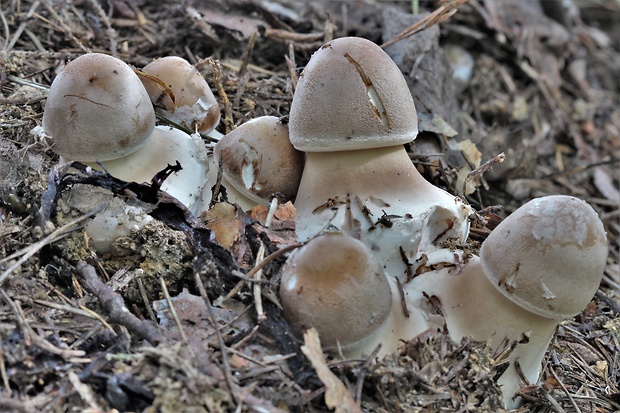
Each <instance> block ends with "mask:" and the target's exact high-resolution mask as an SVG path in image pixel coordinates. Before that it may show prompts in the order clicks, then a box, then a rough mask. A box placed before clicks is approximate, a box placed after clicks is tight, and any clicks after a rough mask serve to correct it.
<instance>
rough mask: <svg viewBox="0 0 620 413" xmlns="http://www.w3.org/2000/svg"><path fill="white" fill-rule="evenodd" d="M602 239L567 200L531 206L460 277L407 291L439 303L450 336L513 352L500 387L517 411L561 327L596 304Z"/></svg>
mask: <svg viewBox="0 0 620 413" xmlns="http://www.w3.org/2000/svg"><path fill="white" fill-rule="evenodd" d="M607 253H608V247H607V238H606V235H605V230H604V228H603V224H602V223H601V221H600V219H599V218H598V215H597V214H596V212H595V211H594V210H593V209H592V207H590V206H589V205H588V204H587V203H586V202H584V201H582V200H579V199H577V198H574V197H570V196H559V195H558V196H546V197H542V198H537V199H534V200H532V201H530V202H528V203H526V204H525V205H523V206H522V207H521V208H519V209H517V210H516V211H515V212H514V213H513V214H511V215H510V216H509V217H508V218H506V219H505V220H504V221H503V222H502V223H500V224H499V225H498V226H497V227H496V228H495V229H494V230H493V232H492V233H491V234H490V236H489V237H488V238H487V239H486V240H485V241H484V243H483V244H482V249H481V251H480V258H478V257H476V256H473V257H472V258H470V259H469V261H468V262H467V263H466V264H465V265H464V266H463V267H462V268H461V269H460V271H459V270H455V269H454V268H453V269H448V268H444V269H442V270H439V271H436V272H428V273H424V274H422V275H421V276H419V277H416V278H414V279H413V280H412V282H411V283H410V284H409V285H408V286H407V289H408V290H415V291H425V292H426V293H427V294H428V295H430V296H435V297H436V298H438V299H439V301H440V303H441V309H442V312H443V315H444V317H445V321H446V325H447V329H448V331H449V333H450V336H451V337H452V338H453V339H454V340H455V341H460V340H461V339H462V338H463V337H472V338H473V339H475V340H479V341H486V342H488V343H489V344H490V345H491V346H493V347H497V346H499V345H500V344H501V342H502V340H504V339H505V338H508V339H509V340H511V341H516V342H518V344H517V345H516V347H515V349H514V350H513V351H512V353H511V354H510V355H509V356H508V361H510V365H509V367H508V369H507V370H506V371H505V372H504V373H503V375H502V376H501V377H500V378H499V379H498V383H499V384H500V385H501V386H502V393H503V395H504V404H505V405H506V407H507V408H516V407H518V406H519V404H520V397H515V394H516V393H517V392H518V390H519V389H520V386H521V385H522V384H523V382H522V380H521V379H520V376H519V373H518V370H517V366H516V363H517V362H518V365H519V367H520V369H521V370H522V372H523V374H524V376H525V377H526V378H527V380H528V381H529V382H530V383H536V382H537V381H538V379H539V376H540V369H541V362H542V360H543V357H544V355H545V352H546V350H547V347H548V346H549V342H550V340H551V338H552V336H553V334H554V331H555V329H556V327H557V326H558V324H559V323H560V322H561V321H562V320H565V319H568V318H571V317H574V316H575V315H576V314H578V313H579V312H581V311H582V310H583V309H584V308H585V307H586V306H587V304H588V303H589V302H590V300H591V299H592V297H593V296H594V294H595V292H596V290H597V288H598V285H599V283H600V280H601V278H602V275H603V271H604V268H605V264H606V260H607Z"/></svg>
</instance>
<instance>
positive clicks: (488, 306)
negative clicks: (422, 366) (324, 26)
mask: <svg viewBox="0 0 620 413" xmlns="http://www.w3.org/2000/svg"><path fill="white" fill-rule="evenodd" d="M144 71H145V72H146V73H147V74H148V75H146V76H145V77H144V78H143V79H140V78H139V77H138V76H137V75H136V74H135V73H134V71H133V70H132V69H131V68H130V67H129V66H128V65H126V64H125V63H124V62H122V61H120V60H118V59H116V58H113V57H110V56H107V55H103V54H97V53H92V54H87V55H84V56H82V57H79V58H77V59H75V60H74V61H72V62H70V63H69V64H67V66H66V68H65V69H64V70H63V71H62V72H61V73H60V74H59V76H58V77H57V78H56V79H55V80H54V82H53V84H52V86H51V88H50V92H49V96H48V102H47V105H46V108H45V112H44V117H43V126H42V129H43V132H42V134H43V135H44V136H45V137H46V138H47V139H48V140H49V142H50V143H51V144H52V148H53V150H54V151H56V152H57V153H58V154H59V155H61V157H62V158H63V159H65V160H79V161H84V162H90V163H91V165H92V166H93V167H99V166H98V165H97V164H95V163H93V162H101V163H102V165H103V166H104V167H105V168H106V170H108V171H109V172H110V173H111V174H112V175H115V176H117V177H119V178H121V179H124V180H127V181H138V182H148V181H150V180H151V178H152V177H153V176H155V174H156V173H157V172H159V171H160V170H162V169H164V168H165V167H166V166H167V164H175V163H176V162H177V161H179V162H180V163H181V165H182V168H183V169H182V171H180V172H177V173H175V175H173V176H171V177H170V178H169V179H167V180H166V181H165V183H164V185H163V186H162V189H163V190H166V191H168V192H169V193H170V194H171V195H173V196H175V197H177V198H178V199H179V200H180V201H181V202H183V203H185V204H186V205H187V206H188V208H189V209H190V210H191V211H193V212H195V213H200V212H202V211H204V210H206V209H207V208H208V206H209V204H210V203H211V186H213V185H214V184H215V182H216V181H217V175H218V171H221V172H222V180H221V184H222V186H223V187H224V188H226V193H227V195H228V199H229V201H231V202H234V203H237V204H239V205H240V206H241V207H242V208H243V209H246V210H247V209H250V208H252V207H253V206H255V205H256V204H265V205H267V204H268V203H269V201H270V198H271V197H273V196H274V195H275V196H278V197H279V198H280V199H283V200H287V201H288V200H290V201H294V202H295V208H296V211H297V215H296V233H297V236H298V239H299V240H300V241H302V242H303V243H304V245H303V246H302V247H301V248H299V249H298V250H296V251H294V252H293V253H292V254H291V255H290V257H289V258H288V260H287V263H286V265H285V266H284V267H283V270H282V279H281V285H280V298H281V302H282V307H283V309H284V315H285V317H286V318H287V319H288V321H289V322H290V324H291V326H292V327H293V329H294V330H295V331H296V332H298V333H299V334H301V333H303V331H304V330H305V329H307V328H310V327H315V328H316V329H317V331H318V332H319V335H320V336H321V339H322V342H323V344H324V347H325V349H326V350H327V351H330V352H333V353H336V354H340V355H342V356H346V357H358V356H360V355H362V354H370V353H372V352H374V351H375V350H376V349H377V347H379V346H380V350H378V351H377V352H376V353H375V354H378V355H379V356H383V355H386V354H389V353H392V352H394V351H396V350H397V349H398V347H399V346H400V345H401V344H402V343H403V342H404V341H407V340H411V339H413V338H415V337H416V336H417V335H419V334H420V333H422V332H425V331H428V330H429V329H430V330H431V331H433V330H434V331H441V330H443V329H444V328H445V329H447V331H448V333H449V335H450V337H451V338H452V339H454V340H455V341H458V340H461V339H463V338H464V337H472V338H473V339H475V340H480V341H484V342H487V343H489V345H491V346H492V347H496V348H497V347H498V346H500V344H501V343H503V342H504V340H506V339H507V340H510V341H513V342H515V343H516V345H515V346H514V349H513V351H512V353H511V354H510V355H509V356H508V359H507V360H508V362H509V367H508V368H507V369H506V371H505V372H504V373H503V374H502V375H501V377H500V378H499V379H498V383H499V384H500V385H501V386H502V391H503V394H504V403H505V405H506V407H510V408H512V407H516V406H518V404H519V403H520V400H519V398H518V397H517V396H516V394H517V393H518V390H519V388H520V386H521V384H522V376H523V377H524V378H525V379H526V380H528V381H529V382H536V381H537V380H538V379H539V375H540V367H541V362H542V360H543V358H544V354H545V352H546V350H547V347H548V345H549V342H550V340H551V338H552V336H553V334H554V331H555V329H556V328H557V326H558V324H559V323H560V322H561V321H562V320H565V319H567V318H570V317H573V316H574V315H576V314H578V313H579V312H580V311H582V310H583V308H584V307H585V306H586V305H587V304H588V303H589V301H590V300H591V299H592V297H593V295H594V294H595V292H596V289H597V288H598V284H599V282H600V280H601V277H602V273H603V268H604V265H605V262H606V258H607V241H606V235H605V230H604V228H603V226H602V223H601V221H600V219H599V218H598V216H597V215H596V212H595V211H594V210H593V209H592V208H591V207H590V206H589V205H588V204H586V203H585V202H583V201H581V200H578V199H576V198H573V197H568V196H548V197H542V198H538V199H535V200H533V201H530V202H529V203H527V204H525V205H524V206H522V207H521V208H519V209H518V210H517V211H515V212H514V213H513V214H512V215H510V216H509V217H508V218H507V219H505V220H504V221H503V222H502V223H501V224H500V225H499V226H498V227H497V228H495V229H494V231H493V232H492V233H491V235H490V236H489V237H488V238H487V239H486V240H485V241H484V243H483V244H482V247H481V249H480V254H479V256H477V255H473V254H471V253H470V252H466V251H465V250H463V249H459V248H463V247H459V245H463V244H464V243H465V242H466V240H467V237H468V233H469V216H470V215H471V214H473V212H474V210H473V208H471V207H470V206H469V205H468V204H467V203H466V202H465V201H464V200H463V199H461V198H460V197H458V196H454V195H451V194H449V193H448V192H446V191H444V190H442V189H440V188H437V187H435V186H434V185H432V184H430V183H429V182H428V181H426V180H425V179H424V178H423V177H422V176H421V174H420V173H419V171H418V170H417V169H416V167H415V166H414V165H413V163H412V162H411V160H410V158H409V155H408V153H407V151H406V149H405V147H404V146H403V145H404V144H406V143H409V142H411V141H413V140H414V139H415V138H416V135H417V132H418V128H417V124H418V119H417V115H416V109H415V105H414V102H413V98H412V96H411V93H410V92H409V88H408V86H407V83H406V81H405V79H404V77H403V75H402V73H401V72H400V70H399V69H398V67H397V66H396V64H395V63H394V62H393V61H392V60H391V59H390V57H389V56H388V55H387V54H386V53H385V52H384V51H383V50H382V49H381V48H380V47H379V46H377V45H376V44H374V43H372V42H371V41H368V40H365V39H362V38H355V37H345V38H340V39H336V40H333V41H331V42H329V43H327V44H325V45H324V46H322V47H321V48H320V49H319V50H318V51H316V52H315V53H314V54H313V56H312V58H311V59H310V61H309V63H308V65H307V66H306V67H305V69H304V71H303V73H302V75H301V76H300V79H299V82H298V85H297V89H296V91H295V94H294V97H293V102H292V106H291V111H290V120H289V123H288V125H287V124H285V123H282V122H281V120H280V119H279V118H276V117H273V116H263V117H260V118H257V119H253V120H251V121H249V122H246V123H245V124H242V125H240V126H239V127H238V128H236V129H235V130H233V131H232V132H230V133H228V134H227V135H225V136H219V135H218V134H217V133H216V132H215V131H214V128H215V126H216V125H217V123H218V122H219V116H220V114H219V107H218V106H217V102H216V101H215V98H214V96H213V94H212V93H211V91H210V89H209V87H208V85H207V83H206V82H205V80H204V78H203V77H202V76H200V74H199V73H198V71H197V70H196V69H195V68H194V67H193V66H192V65H191V64H189V63H188V62H187V61H185V60H183V59H181V58H177V57H168V58H161V59H158V60H155V61H154V62H153V63H151V64H149V65H147V66H146V67H145V68H144ZM154 106H155V108H156V109H157V110H158V111H159V113H160V114H163V115H164V116H166V117H167V118H168V119H170V120H172V121H174V122H176V123H178V124H180V125H183V126H184V127H186V128H188V129H191V130H195V131H196V132H197V133H195V134H194V135H192V136H190V135H188V134H186V133H184V132H182V131H180V130H178V129H173V128H170V127H167V126H156V125H155V110H154ZM198 132H200V133H202V134H211V135H212V136H213V137H215V140H217V144H216V145H215V147H214V151H213V153H212V154H207V147H206V144H205V143H204V141H203V140H202V139H201V137H200V135H198ZM209 164H210V166H209ZM128 208H129V207H127V206H126V205H122V206H118V205H116V204H114V203H113V202H109V204H108V208H107V209H106V210H105V211H104V212H103V213H102V214H101V215H100V216H98V217H97V218H95V219H94V220H93V221H92V222H91V223H90V224H89V228H88V231H90V236H91V238H92V239H93V242H94V243H95V244H96V245H99V247H98V248H99V249H101V250H102V251H105V250H107V249H109V248H110V243H111V242H112V241H113V239H114V237H116V236H120V235H118V233H117V231H116V229H117V227H122V228H121V232H123V231H124V233H127V231H131V230H132V229H133V228H135V227H139V226H141V225H145V224H146V223H148V220H149V219H150V218H149V217H148V216H147V212H146V211H145V210H142V209H139V208H137V207H135V208H134V206H131V208H129V209H128ZM122 214H130V215H131V216H130V218H129V219H124V220H123V219H120V218H119V216H120V215H122ZM431 299H432V302H433V305H432V306H431V305H430V304H429V302H430V300H431ZM437 308H439V309H440V310H441V311H440V312H441V314H440V315H439V316H438V314H437V313H436V310H437Z"/></svg>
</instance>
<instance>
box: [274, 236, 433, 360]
mask: <svg viewBox="0 0 620 413" xmlns="http://www.w3.org/2000/svg"><path fill="white" fill-rule="evenodd" d="M280 298H281V302H282V307H283V309H284V315H285V317H286V319H287V320H288V321H289V322H290V323H291V325H292V327H293V329H294V330H295V331H296V332H297V333H298V334H299V335H301V334H302V333H303V331H304V330H306V329H308V328H310V327H315V328H316V329H317V331H318V333H319V336H320V337H321V343H323V348H324V349H325V350H327V351H331V352H334V353H337V354H342V355H345V356H347V357H357V356H359V355H361V354H370V353H371V352H372V351H373V350H374V349H375V348H376V347H377V346H378V345H379V344H381V349H380V351H379V353H378V355H379V356H382V355H385V354H388V353H391V352H393V351H395V350H396V349H397V348H398V347H399V346H400V345H401V344H402V341H403V340H410V339H411V338H413V337H414V336H415V335H417V334H419V333H420V332H421V331H422V330H424V329H425V328H426V323H425V321H424V318H423V315H422V314H421V313H420V312H417V311H416V312H414V313H412V314H410V315H409V316H406V315H405V313H404V311H403V302H404V303H407V302H408V301H407V300H406V298H404V297H402V296H401V293H400V292H399V290H398V288H397V284H396V281H395V279H393V278H391V277H386V275H385V273H384V272H383V269H382V268H381V265H380V264H379V263H378V262H377V260H376V259H375V258H374V256H373V254H372V251H370V250H369V249H368V247H367V246H366V245H364V244H363V243H362V242H360V241H358V240H356V239H354V238H352V237H351V236H349V235H346V234H344V233H342V232H339V231H334V230H330V229H328V230H326V231H325V232H323V233H321V234H319V235H317V236H316V237H314V238H312V239H311V240H309V241H308V242H307V243H306V244H305V245H304V246H302V247H301V248H299V249H298V250H296V251H295V252H293V253H292V254H291V256H290V257H289V258H288V260H287V262H286V264H285V266H284V268H283V270H282V283H281V286H280ZM411 308H412V309H413V310H414V311H415V309H414V308H413V307H411Z"/></svg>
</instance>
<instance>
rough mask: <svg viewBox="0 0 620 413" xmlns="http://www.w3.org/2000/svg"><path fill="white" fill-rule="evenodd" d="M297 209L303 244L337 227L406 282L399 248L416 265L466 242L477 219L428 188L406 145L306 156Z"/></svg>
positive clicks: (443, 193) (456, 200)
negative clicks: (451, 243) (444, 246)
mask: <svg viewBox="0 0 620 413" xmlns="http://www.w3.org/2000/svg"><path fill="white" fill-rule="evenodd" d="M295 208H296V209H297V218H296V222H297V229H296V232H297V234H298V237H299V240H300V241H305V240H307V239H309V238H311V237H313V236H315V235H317V234H318V233H320V232H321V231H323V230H324V229H325V228H327V227H328V226H330V225H333V226H335V227H337V228H338V229H340V230H341V231H344V232H346V233H348V234H349V235H351V236H353V237H355V238H357V239H359V240H361V241H362V242H364V243H365V244H366V245H367V246H368V247H369V248H370V249H371V250H373V251H374V252H375V254H376V257H377V258H378V260H379V262H380V263H381V264H382V265H383V267H384V269H385V271H386V273H387V274H388V275H390V276H393V277H399V278H400V279H401V281H403V282H404V280H405V279H406V278H407V269H408V266H407V264H406V263H405V260H404V259H403V256H402V254H401V248H402V250H403V252H404V254H405V256H406V259H407V260H408V261H409V263H410V264H411V265H414V264H415V261H416V260H417V259H418V258H420V256H421V254H422V253H425V252H430V251H434V250H436V249H438V248H440V244H441V243H442V242H444V241H446V240H448V239H456V240H458V241H464V240H465V239H466V237H467V234H468V231H469V221H468V219H467V217H468V216H469V215H470V214H471V213H472V212H473V210H472V209H471V208H470V207H469V206H468V205H466V204H465V203H464V202H462V201H461V199H460V198H458V197H456V196H453V195H450V194H449V193H447V192H446V191H444V190H442V189H439V188H437V187H435V186H433V185H431V184H430V183H429V182H427V181H426V180H425V179H424V178H423V177H422V176H421V175H420V173H419V172H418V170H417V169H416V168H415V166H414V165H413V163H412V162H411V160H410V159H409V155H408V154H407V152H406V151H405V149H404V147H403V146H402V145H398V146H391V147H386V148H375V149H363V150H355V151H347V152H309V153H307V154H306V166H305V169H304V172H303V176H302V179H301V183H300V187H299V191H298V194H297V199H296V201H295ZM410 269H411V268H410ZM413 269H415V268H413Z"/></svg>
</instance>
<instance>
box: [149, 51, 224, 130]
mask: <svg viewBox="0 0 620 413" xmlns="http://www.w3.org/2000/svg"><path fill="white" fill-rule="evenodd" d="M143 70H144V72H146V73H148V74H149V75H152V76H155V77H157V78H159V79H160V80H162V81H163V82H165V83H166V84H167V85H168V86H169V87H170V90H171V91H172V94H173V95H174V97H175V100H174V102H173V101H172V99H171V98H170V96H169V95H168V94H167V93H165V92H164V90H163V89H162V87H161V85H159V84H158V83H157V82H155V81H153V80H151V79H148V78H146V77H143V78H142V82H143V83H144V87H145V88H146V90H147V92H148V94H149V96H150V97H151V100H152V101H153V103H156V104H157V103H160V104H163V105H164V106H165V107H166V110H167V111H168V112H170V114H171V115H172V119H171V120H174V121H176V122H179V123H181V124H182V125H183V126H185V127H187V128H190V129H193V128H194V126H198V131H199V132H203V133H207V132H209V131H211V130H212V129H214V128H215V127H216V126H217V125H218V123H219V122H220V107H219V105H218V103H217V100H216V99H215V96H214V95H213V92H211V89H210V88H209V84H208V83H207V81H206V80H205V79H204V77H202V75H201V74H200V72H199V71H198V70H197V69H196V68H195V67H194V66H192V64H191V63H189V62H188V61H187V60H185V59H183V58H182V57H178V56H166V57H162V58H159V59H156V60H154V61H152V62H151V63H149V64H148V65H146V66H145V67H144V69H143Z"/></svg>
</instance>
